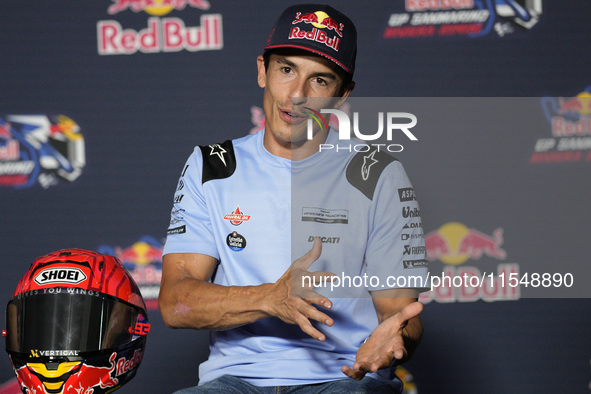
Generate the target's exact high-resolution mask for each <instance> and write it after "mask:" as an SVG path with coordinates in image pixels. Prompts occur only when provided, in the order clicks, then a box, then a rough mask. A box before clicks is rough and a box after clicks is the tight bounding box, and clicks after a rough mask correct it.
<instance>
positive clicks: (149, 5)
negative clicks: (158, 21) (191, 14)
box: [107, 0, 210, 16]
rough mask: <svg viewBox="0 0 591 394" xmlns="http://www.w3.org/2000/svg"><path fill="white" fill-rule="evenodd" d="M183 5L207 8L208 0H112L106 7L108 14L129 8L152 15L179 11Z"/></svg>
mask: <svg viewBox="0 0 591 394" xmlns="http://www.w3.org/2000/svg"><path fill="white" fill-rule="evenodd" d="M185 7H193V8H198V9H200V10H208V9H209V7H210V4H209V1H206V0H113V4H111V6H110V7H109V8H108V10H107V12H108V13H109V15H115V14H117V13H119V12H121V11H125V10H131V11H133V12H141V11H144V12H146V13H147V14H150V15H154V16H162V15H166V14H168V13H170V12H171V11H173V10H178V11H181V10H183V9H185Z"/></svg>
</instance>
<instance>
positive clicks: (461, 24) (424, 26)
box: [383, 0, 542, 39]
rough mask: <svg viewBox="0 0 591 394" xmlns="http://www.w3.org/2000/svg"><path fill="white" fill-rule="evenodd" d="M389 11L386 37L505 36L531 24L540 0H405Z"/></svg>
mask: <svg viewBox="0 0 591 394" xmlns="http://www.w3.org/2000/svg"><path fill="white" fill-rule="evenodd" d="M403 3H404V9H401V10H397V11H396V12H395V13H392V14H391V15H390V18H389V19H388V26H387V27H386V29H385V31H384V35H383V37H384V38H385V39H412V38H417V37H457V36H464V37H470V38H475V37H482V36H487V35H490V34H495V35H496V36H498V37H504V36H507V35H509V34H512V33H515V32H517V31H526V30H529V29H531V28H532V27H534V26H535V25H536V24H537V23H538V22H539V19H540V17H541V15H542V0H405V1H404V2H403Z"/></svg>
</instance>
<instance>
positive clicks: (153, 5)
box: [97, 0, 224, 55]
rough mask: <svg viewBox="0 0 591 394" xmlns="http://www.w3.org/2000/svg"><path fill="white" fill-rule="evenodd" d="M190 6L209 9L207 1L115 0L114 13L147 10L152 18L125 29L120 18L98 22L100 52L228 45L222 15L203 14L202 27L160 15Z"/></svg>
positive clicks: (143, 51) (164, 50) (154, 51)
mask: <svg viewBox="0 0 591 394" xmlns="http://www.w3.org/2000/svg"><path fill="white" fill-rule="evenodd" d="M187 6H189V7H191V8H194V9H200V10H208V9H209V8H210V4H209V2H208V1H204V0H114V3H113V4H112V5H111V6H110V7H109V8H108V10H107V12H108V13H109V14H110V15H115V14H118V13H119V12H123V11H125V10H131V11H133V12H136V13H137V12H140V11H144V12H146V13H147V14H149V15H152V17H150V18H148V20H147V25H146V27H145V28H143V29H140V30H137V31H136V30H134V29H129V28H124V27H123V26H122V25H121V23H119V21H116V20H104V21H99V22H98V23H97V46H98V53H99V55H131V54H134V53H136V52H138V51H139V52H141V53H161V52H179V51H183V50H186V51H189V52H196V51H206V50H219V49H222V48H223V46H224V43H223V34H222V16H221V15H220V14H203V15H201V17H200V25H199V26H188V25H187V24H186V22H185V20H183V19H180V18H176V17H167V18H160V17H161V16H164V15H167V14H169V13H170V12H173V11H177V12H181V11H184V10H185V8H186V7H187Z"/></svg>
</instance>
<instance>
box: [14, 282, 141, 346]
mask: <svg viewBox="0 0 591 394" xmlns="http://www.w3.org/2000/svg"><path fill="white" fill-rule="evenodd" d="M45 291H46V292H47V293H42V294H31V293H29V294H21V295H19V296H16V297H14V298H13V299H12V300H11V301H10V302H9V303H8V307H7V310H6V325H7V328H6V350H7V351H12V352H17V353H27V354H31V355H34V356H76V355H78V353H84V352H93V351H98V350H103V349H109V348H112V347H116V346H118V345H122V344H125V343H128V342H130V341H131V340H132V338H133V328H134V327H135V324H136V322H137V320H138V315H139V314H140V313H141V310H139V308H137V307H135V306H132V305H131V304H127V303H125V302H123V301H121V300H119V299H117V298H114V297H110V296H107V295H105V294H102V293H98V292H96V291H91V290H81V289H73V288H52V289H45ZM49 291H52V293H49Z"/></svg>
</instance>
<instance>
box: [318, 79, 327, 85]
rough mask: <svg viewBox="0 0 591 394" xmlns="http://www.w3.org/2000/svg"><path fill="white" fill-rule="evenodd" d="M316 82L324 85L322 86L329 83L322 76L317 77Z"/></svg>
mask: <svg viewBox="0 0 591 394" xmlns="http://www.w3.org/2000/svg"><path fill="white" fill-rule="evenodd" d="M316 83H317V84H318V85H322V86H325V85H327V84H328V82H326V80H324V79H322V78H316Z"/></svg>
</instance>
